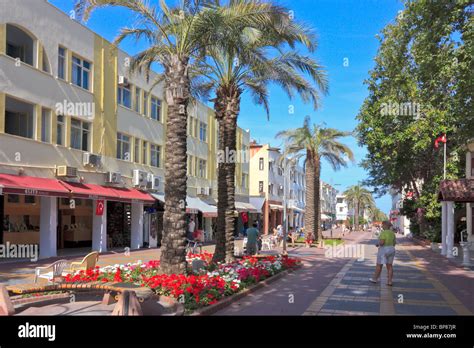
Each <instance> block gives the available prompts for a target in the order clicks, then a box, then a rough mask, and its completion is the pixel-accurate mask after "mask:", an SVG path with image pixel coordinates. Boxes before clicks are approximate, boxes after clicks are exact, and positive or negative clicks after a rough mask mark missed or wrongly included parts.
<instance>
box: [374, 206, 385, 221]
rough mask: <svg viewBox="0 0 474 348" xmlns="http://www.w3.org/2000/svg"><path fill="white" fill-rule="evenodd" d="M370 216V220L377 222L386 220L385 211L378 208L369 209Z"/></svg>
mask: <svg viewBox="0 0 474 348" xmlns="http://www.w3.org/2000/svg"><path fill="white" fill-rule="evenodd" d="M371 218H372V221H378V222H380V221H387V220H388V218H387V215H385V213H384V212H383V211H381V210H380V209H378V208H375V209H373V210H372V211H371Z"/></svg>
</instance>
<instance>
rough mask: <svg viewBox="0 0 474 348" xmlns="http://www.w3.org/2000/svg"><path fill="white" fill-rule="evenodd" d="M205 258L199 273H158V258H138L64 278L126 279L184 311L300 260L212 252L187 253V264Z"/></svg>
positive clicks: (234, 291)
mask: <svg viewBox="0 0 474 348" xmlns="http://www.w3.org/2000/svg"><path fill="white" fill-rule="evenodd" d="M194 260H202V261H204V268H202V269H201V270H200V271H199V272H198V273H194V274H193V273H190V274H188V275H184V274H171V275H166V274H160V270H159V264H160V262H159V261H156V260H153V261H149V262H145V263H143V262H141V261H138V262H137V263H134V264H131V263H129V264H126V265H118V264H117V265H113V266H106V267H102V268H99V267H96V268H95V269H91V270H88V271H78V272H76V273H74V274H68V275H67V276H66V277H65V281H66V282H73V283H83V282H104V283H106V282H127V283H133V284H135V285H138V286H146V287H149V288H150V289H152V290H153V291H154V292H155V293H156V294H158V295H164V296H172V297H174V298H176V299H177V300H178V301H179V302H181V303H183V304H184V306H185V308H186V310H187V311H192V310H195V309H197V308H201V307H205V306H209V305H212V304H214V303H216V302H218V301H219V300H220V299H222V298H224V297H226V296H231V295H233V294H235V293H237V292H239V291H242V290H243V289H245V288H247V287H249V286H251V285H253V284H256V283H258V282H260V281H262V280H264V279H267V278H269V277H271V276H273V275H275V274H277V273H280V272H282V271H284V270H287V269H293V268H296V267H298V266H299V264H300V263H301V261H300V260H298V259H293V258H289V257H284V256H266V257H263V258H262V257H259V258H255V257H251V256H245V257H244V258H243V259H241V260H238V261H235V262H233V263H230V264H213V263H212V262H211V261H212V254H209V253H203V254H189V255H188V256H187V261H188V263H189V264H191V263H192V261H194Z"/></svg>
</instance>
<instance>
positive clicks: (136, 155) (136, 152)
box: [133, 138, 140, 163]
mask: <svg viewBox="0 0 474 348" xmlns="http://www.w3.org/2000/svg"><path fill="white" fill-rule="evenodd" d="M134 146H135V148H134V150H133V159H134V162H135V163H140V139H138V138H135V141H134Z"/></svg>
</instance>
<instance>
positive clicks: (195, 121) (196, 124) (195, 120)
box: [193, 118, 199, 138]
mask: <svg viewBox="0 0 474 348" xmlns="http://www.w3.org/2000/svg"><path fill="white" fill-rule="evenodd" d="M193 131H194V133H193V136H194V137H195V138H197V137H198V131H199V120H198V119H197V118H195V119H194V128H193Z"/></svg>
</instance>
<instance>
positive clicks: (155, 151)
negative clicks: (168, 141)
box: [150, 144, 161, 168]
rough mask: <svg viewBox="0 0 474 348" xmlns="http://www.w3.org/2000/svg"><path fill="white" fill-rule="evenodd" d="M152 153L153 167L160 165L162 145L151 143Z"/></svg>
mask: <svg viewBox="0 0 474 348" xmlns="http://www.w3.org/2000/svg"><path fill="white" fill-rule="evenodd" d="M150 153H151V165H152V166H153V167H158V168H159V167H160V154H161V146H159V145H155V144H151V145H150Z"/></svg>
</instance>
